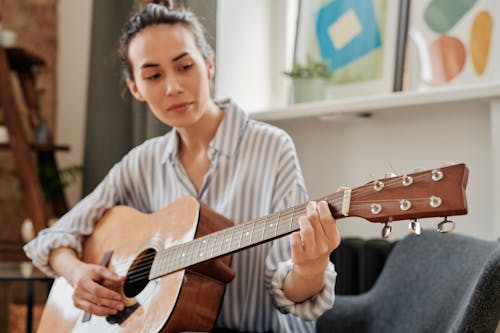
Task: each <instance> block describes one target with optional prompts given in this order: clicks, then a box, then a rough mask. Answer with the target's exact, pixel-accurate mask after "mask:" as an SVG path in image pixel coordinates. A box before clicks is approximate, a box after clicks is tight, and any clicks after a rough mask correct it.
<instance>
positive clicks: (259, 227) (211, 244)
mask: <svg viewBox="0 0 500 333" xmlns="http://www.w3.org/2000/svg"><path fill="white" fill-rule="evenodd" d="M427 200H428V199H427V198H416V199H413V201H414V202H418V201H427ZM384 201H390V202H392V201H393V200H384ZM379 202H382V201H379ZM358 206H364V205H358ZM299 213H300V212H299ZM298 218H299V217H298V216H297V218H296V219H297V220H298ZM285 221H286V222H288V219H283V222H285ZM260 222H265V223H264V224H262V223H261V224H258V223H253V224H252V227H253V229H254V231H257V233H260V232H262V237H261V238H259V239H257V241H255V240H254V239H253V236H254V234H255V232H254V233H249V232H248V231H247V233H245V229H247V227H248V229H249V228H250V224H245V225H238V227H239V228H237V229H239V230H238V233H237V236H238V237H242V236H243V235H244V234H245V235H248V234H249V235H250V239H249V240H247V241H246V242H247V243H246V245H251V244H255V243H257V242H262V241H265V240H269V239H271V238H275V237H276V236H277V235H284V234H286V233H290V232H291V230H292V229H293V228H292V229H290V228H289V227H287V226H286V225H284V224H283V223H281V224H280V223H279V221H278V222H277V229H276V231H277V232H274V233H275V234H276V235H275V234H272V233H271V234H270V233H267V235H266V234H265V230H266V227H267V224H268V223H269V222H274V221H265V220H262V221H260ZM292 223H293V220H292ZM273 225H274V223H272V224H271V225H270V226H273ZM267 229H269V228H267ZM240 231H241V232H240ZM221 234H222V233H219V234H217V235H214V234H210V235H205V236H203V237H199V238H197V239H195V240H194V241H192V242H190V243H187V244H186V243H182V244H178V245H174V246H172V247H169V248H167V249H164V251H165V252H166V253H167V254H168V253H170V252H173V251H175V250H179V249H180V248H182V247H191V248H194V250H198V253H199V252H202V254H204V253H208V252H211V254H210V255H209V259H212V258H213V257H214V256H213V253H214V249H215V248H216V247H218V246H219V243H217V238H219V236H220V235H221ZM207 238H208V241H207ZM211 238H213V239H211ZM222 238H223V239H224V238H225V237H222ZM203 240H205V241H206V242H205V243H206V244H207V246H206V247H205V248H204V249H202V250H201V248H200V246H199V245H200V244H197V243H200V242H201V243H202V242H203ZM226 240H227V238H226ZM196 245H198V246H196ZM238 248H240V246H238V247H236V248H234V249H232V248H231V247H229V248H228V249H227V250H228V251H229V252H231V251H232V250H235V249H238ZM186 252H190V253H191V254H192V251H190V250H187V251H186ZM223 252H224V253H225V251H222V247H221V251H219V253H217V255H216V256H215V257H217V256H221V255H223ZM155 256H156V254H151V255H148V256H144V257H143V259H144V258H146V259H151V258H154V257H155ZM165 256H166V254H165ZM168 257H172V260H169V262H168V263H167V264H168V265H170V266H172V265H174V266H176V265H178V264H180V262H181V261H186V259H179V258H175V257H173V256H168ZM205 258H206V257H205ZM189 259H190V260H187V261H188V262H189V263H191V264H194V263H197V262H198V261H197V260H196V259H194V258H192V256H191V258H189ZM193 259H194V261H196V262H194V263H192V262H191V261H193ZM209 259H203V260H202V261H205V260H209ZM175 261H177V262H175ZM187 266H190V265H187ZM149 268H150V261H143V264H139V265H137V266H135V268H134V270H132V271H131V274H129V275H128V277H134V276H135V275H134V273H138V272H140V271H142V270H145V269H149Z"/></svg>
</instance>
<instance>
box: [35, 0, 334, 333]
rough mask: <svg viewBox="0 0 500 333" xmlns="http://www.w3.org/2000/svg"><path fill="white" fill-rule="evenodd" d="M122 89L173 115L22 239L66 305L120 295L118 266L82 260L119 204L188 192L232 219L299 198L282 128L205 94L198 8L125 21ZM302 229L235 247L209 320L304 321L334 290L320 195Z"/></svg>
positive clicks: (249, 323) (327, 303) (329, 222)
mask: <svg viewBox="0 0 500 333" xmlns="http://www.w3.org/2000/svg"><path fill="white" fill-rule="evenodd" d="M120 57H121V60H122V65H123V72H124V77H125V80H126V83H127V86H128V88H129V90H130V92H131V93H132V95H133V96H134V97H135V98H136V99H138V100H139V101H144V102H146V103H147V104H148V106H149V108H150V109H151V110H152V112H153V113H154V115H155V116H156V117H157V118H158V119H159V120H161V121H162V122H163V123H165V124H168V125H170V126H171V127H173V130H172V131H170V132H169V133H167V134H166V135H164V136H162V137H158V138H154V139H151V140H148V141H146V142H145V143H143V144H142V145H140V146H138V147H136V148H134V149H133V150H132V151H131V152H129V153H128V154H127V155H126V156H125V157H124V158H123V159H122V160H121V161H120V162H119V163H117V164H116V165H115V166H114V167H113V168H112V169H111V170H110V172H109V174H108V175H107V176H106V177H105V178H104V180H103V181H102V182H101V183H100V184H99V186H98V187H97V188H96V189H95V190H94V191H93V192H92V193H91V194H90V195H89V196H87V197H86V198H85V199H83V200H82V201H81V202H80V203H79V204H78V205H76V206H75V207H74V208H73V209H72V210H71V211H70V212H68V213H67V214H66V215H65V216H63V217H62V218H61V220H60V221H59V222H58V223H57V224H56V225H55V226H54V227H52V228H50V229H46V230H44V231H42V232H41V233H40V234H39V235H38V237H37V238H36V239H35V240H33V241H32V242H31V243H29V244H27V245H26V247H25V250H26V253H27V255H28V256H29V257H30V258H32V260H33V262H34V263H35V264H36V265H37V266H38V267H40V268H41V269H42V270H44V271H45V272H46V273H48V274H57V275H61V276H63V277H65V278H66V279H67V280H68V282H69V283H70V284H71V285H72V286H73V288H74V295H73V300H74V303H75V306H77V307H78V308H81V309H83V310H85V311H87V312H89V313H91V314H95V315H101V316H106V315H110V314H114V313H116V312H117V311H118V310H122V309H123V307H124V305H123V302H122V300H121V296H120V295H119V294H118V293H117V292H115V291H112V290H110V289H107V288H105V287H104V286H103V284H105V285H108V284H110V283H121V282H122V281H123V279H124V278H123V277H120V276H118V275H117V274H116V273H114V272H112V271H110V270H108V269H106V268H103V267H100V266H97V265H92V264H87V263H84V262H82V261H81V260H80V259H79V257H80V254H81V243H82V238H83V237H84V236H86V235H89V234H91V233H92V231H93V229H94V224H95V222H96V221H97V220H99V218H100V217H101V216H102V215H103V213H104V212H105V211H106V209H108V208H110V207H113V206H115V205H118V204H124V205H128V206H132V207H134V208H136V209H138V210H140V211H143V212H147V213H149V212H154V211H157V210H159V209H161V208H163V207H164V206H166V205H168V204H169V203H171V202H173V201H175V200H176V199H179V198H181V197H183V196H186V195H192V196H196V197H197V198H198V199H199V200H200V201H202V202H204V203H206V204H207V205H208V206H209V207H211V208H212V209H214V210H215V211H217V212H219V213H221V214H222V215H225V216H226V217H228V218H229V219H230V220H232V221H233V222H234V223H235V224H239V223H244V222H248V221H250V220H252V219H255V218H258V217H261V216H264V215H267V214H270V213H272V212H275V211H278V210H281V209H284V208H287V207H290V206H293V205H296V204H299V203H302V202H305V201H307V193H306V190H305V185H304V180H303V177H302V174H301V170H300V166H299V163H298V159H297V155H296V152H295V148H294V145H293V142H292V141H291V139H290V137H289V136H288V135H287V134H286V133H285V132H284V131H282V130H280V129H278V128H275V127H272V126H270V125H267V124H263V123H260V122H256V121H253V120H250V119H249V118H248V116H247V115H246V114H245V113H244V112H243V111H241V110H240V109H239V108H238V107H237V106H236V105H235V104H234V103H233V102H232V101H229V100H227V101H218V102H216V101H214V100H213V99H212V98H211V96H210V81H211V79H212V78H213V76H214V71H215V68H214V55H213V51H212V49H211V48H210V46H209V45H208V43H207V41H206V39H205V37H204V35H203V30H202V27H201V25H200V23H199V22H198V20H197V19H196V17H195V16H194V15H193V14H192V13H191V12H189V11H186V10H184V9H173V8H172V6H171V4H170V3H169V2H168V1H162V4H161V5H159V4H149V5H148V6H147V7H146V8H145V9H144V10H143V11H142V12H140V13H138V14H136V15H135V16H133V17H132V18H131V19H130V20H129V22H128V23H127V25H126V26H125V27H124V33H123V36H122V38H121V44H120ZM299 225H300V231H299V232H295V233H293V234H291V236H290V237H289V238H286V237H285V238H281V239H279V240H275V241H274V242H272V243H265V244H262V245H259V246H256V247H253V248H250V249H247V250H245V251H242V252H238V253H235V254H234V255H233V259H232V263H231V266H232V268H233V269H234V270H235V271H236V274H237V276H236V278H235V279H234V280H233V281H232V282H231V283H229V284H228V286H227V288H226V292H225V295H224V300H223V303H222V307H221V311H220V314H219V318H218V321H217V326H218V327H221V328H229V329H237V330H241V331H255V332H265V331H273V332H292V331H293V332H313V331H314V321H313V319H315V318H317V317H318V316H319V315H320V314H321V313H322V312H323V311H325V310H326V309H328V308H330V307H331V306H332V304H333V299H334V292H333V290H334V283H335V271H334V269H333V266H332V264H331V263H330V262H329V254H330V253H331V252H332V251H333V250H334V249H335V248H336V247H337V246H338V244H339V242H340V236H339V234H338V230H337V227H336V222H335V220H334V219H333V217H332V215H331V213H330V211H329V208H328V205H327V204H326V202H319V203H315V202H310V203H309V204H308V205H307V211H306V215H305V216H302V217H300V218H299Z"/></svg>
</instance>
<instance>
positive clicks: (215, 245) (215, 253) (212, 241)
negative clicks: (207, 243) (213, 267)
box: [210, 232, 221, 258]
mask: <svg viewBox="0 0 500 333" xmlns="http://www.w3.org/2000/svg"><path fill="white" fill-rule="evenodd" d="M220 235H221V233H220V232H217V233H215V234H214V235H213V236H210V238H211V243H212V245H213V246H212V252H211V253H210V256H211V257H212V258H215V257H218V256H219V255H220V252H219V253H217V252H215V251H216V249H215V248H216V247H217V239H218V238H219V237H220ZM212 238H213V239H212Z"/></svg>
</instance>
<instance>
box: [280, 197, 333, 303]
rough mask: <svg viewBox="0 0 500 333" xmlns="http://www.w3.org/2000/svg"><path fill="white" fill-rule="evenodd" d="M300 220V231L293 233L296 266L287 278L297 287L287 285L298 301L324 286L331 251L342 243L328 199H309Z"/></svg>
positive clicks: (292, 241) (290, 295)
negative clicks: (318, 200)
mask: <svg viewBox="0 0 500 333" xmlns="http://www.w3.org/2000/svg"><path fill="white" fill-rule="evenodd" d="M298 222H299V227H300V230H299V231H297V232H294V233H292V234H291V235H290V246H291V250H292V261H293V268H292V270H291V271H290V273H289V274H288V276H287V280H289V282H290V283H291V284H290V285H289V286H291V285H293V288H286V289H288V292H287V290H286V289H285V293H286V294H288V297H289V298H290V299H292V300H294V301H296V302H300V301H303V300H305V299H307V298H309V297H310V296H313V295H315V294H317V293H318V292H320V291H321V290H322V289H323V287H324V285H325V280H324V273H325V270H326V267H327V266H328V262H329V261H330V253H332V252H333V250H335V249H336V248H337V247H338V246H339V244H340V233H339V231H338V229H337V223H336V221H335V219H334V218H333V216H332V214H331V212H330V209H329V207H328V204H327V203H326V201H320V202H318V203H316V202H314V201H311V202H309V203H308V204H307V206H306V215H304V216H301V217H299V220H298ZM302 283H305V285H304V284H302ZM285 285H286V283H285Z"/></svg>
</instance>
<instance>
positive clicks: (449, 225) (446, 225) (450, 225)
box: [437, 217, 455, 234]
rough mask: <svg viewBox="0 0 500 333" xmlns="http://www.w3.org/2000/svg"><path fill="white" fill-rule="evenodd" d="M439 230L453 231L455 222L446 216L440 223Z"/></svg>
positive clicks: (444, 232) (441, 231)
mask: <svg viewBox="0 0 500 333" xmlns="http://www.w3.org/2000/svg"><path fill="white" fill-rule="evenodd" d="M437 230H438V231H439V232H440V233H442V234H446V233H448V232H451V231H453V230H455V222H453V221H451V220H448V217H445V218H444V220H443V221H442V222H440V223H439V224H438V226H437Z"/></svg>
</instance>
